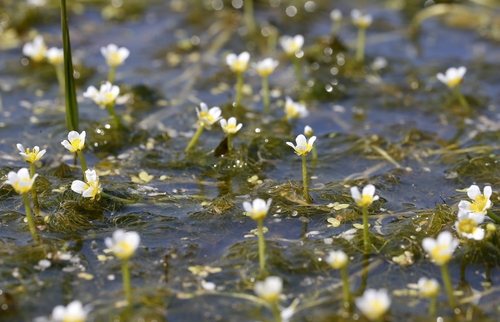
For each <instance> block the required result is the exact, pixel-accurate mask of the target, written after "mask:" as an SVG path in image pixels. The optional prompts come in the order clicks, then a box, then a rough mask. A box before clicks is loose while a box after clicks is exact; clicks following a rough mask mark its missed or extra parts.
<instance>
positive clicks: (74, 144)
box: [71, 139, 83, 151]
mask: <svg viewBox="0 0 500 322" xmlns="http://www.w3.org/2000/svg"><path fill="white" fill-rule="evenodd" d="M81 143H82V140H80V139H74V140H73V141H71V146H72V147H73V149H75V151H80V150H81V149H80V144H81ZM82 148H83V147H82Z"/></svg>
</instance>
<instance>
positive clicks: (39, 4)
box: [27, 0, 47, 7]
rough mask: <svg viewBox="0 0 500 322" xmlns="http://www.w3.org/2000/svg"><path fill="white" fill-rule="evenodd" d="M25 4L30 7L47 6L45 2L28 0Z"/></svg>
mask: <svg viewBox="0 0 500 322" xmlns="http://www.w3.org/2000/svg"><path fill="white" fill-rule="evenodd" d="M27 3H28V5H30V6H32V7H43V6H45V5H46V4H47V0H28V2H27Z"/></svg>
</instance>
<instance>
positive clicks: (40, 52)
mask: <svg viewBox="0 0 500 322" xmlns="http://www.w3.org/2000/svg"><path fill="white" fill-rule="evenodd" d="M46 52H47V45H45V41H44V40H43V36H42V35H37V36H36V37H35V39H33V41H32V42H28V43H26V44H24V46H23V54H24V55H25V56H27V57H29V58H30V59H32V60H33V61H34V62H41V61H42V60H44V59H45V53H46Z"/></svg>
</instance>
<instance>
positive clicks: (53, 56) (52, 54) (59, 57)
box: [45, 47, 64, 65]
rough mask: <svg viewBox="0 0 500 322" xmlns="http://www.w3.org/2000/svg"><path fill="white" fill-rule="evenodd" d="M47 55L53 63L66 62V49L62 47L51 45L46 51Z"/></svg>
mask: <svg viewBox="0 0 500 322" xmlns="http://www.w3.org/2000/svg"><path fill="white" fill-rule="evenodd" d="M45 57H46V58H47V60H48V61H49V63H51V64H52V65H60V64H62V63H64V50H63V49H62V48H56V47H51V48H49V50H47V52H46V53H45Z"/></svg>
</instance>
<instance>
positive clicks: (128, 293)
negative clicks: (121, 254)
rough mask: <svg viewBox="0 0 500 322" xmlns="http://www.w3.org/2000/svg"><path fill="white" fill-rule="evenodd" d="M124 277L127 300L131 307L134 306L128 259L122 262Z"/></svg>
mask: <svg viewBox="0 0 500 322" xmlns="http://www.w3.org/2000/svg"><path fill="white" fill-rule="evenodd" d="M122 275H123V290H124V291H125V299H126V300H127V304H128V305H129V306H130V305H132V288H131V286H130V269H129V267H128V259H123V260H122Z"/></svg>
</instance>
